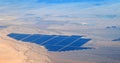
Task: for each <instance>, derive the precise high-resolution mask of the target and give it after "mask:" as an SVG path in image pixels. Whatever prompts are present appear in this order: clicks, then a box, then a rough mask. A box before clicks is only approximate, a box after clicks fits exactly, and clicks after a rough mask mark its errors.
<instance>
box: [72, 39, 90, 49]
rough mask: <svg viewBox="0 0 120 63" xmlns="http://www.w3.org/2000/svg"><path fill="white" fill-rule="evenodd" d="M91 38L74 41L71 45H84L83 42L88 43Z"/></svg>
mask: <svg viewBox="0 0 120 63" xmlns="http://www.w3.org/2000/svg"><path fill="white" fill-rule="evenodd" d="M90 40H91V39H79V40H78V41H76V42H74V43H73V44H71V45H70V46H77V47H79V46H82V45H83V44H85V43H87V42H88V41H90Z"/></svg>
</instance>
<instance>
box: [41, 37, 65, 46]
mask: <svg viewBox="0 0 120 63" xmlns="http://www.w3.org/2000/svg"><path fill="white" fill-rule="evenodd" d="M66 37H67V36H58V37H56V38H54V39H53V40H50V41H48V42H46V43H44V44H45V45H55V44H56V43H58V42H59V41H61V40H63V39H65V38H66ZM44 44H43V45H44Z"/></svg>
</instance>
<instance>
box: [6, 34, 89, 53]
mask: <svg viewBox="0 0 120 63" xmlns="http://www.w3.org/2000/svg"><path fill="white" fill-rule="evenodd" d="M8 36H9V37H12V38H14V39H16V40H20V41H24V42H33V43H36V44H39V45H43V46H45V47H46V48H47V49H48V50H49V51H70V50H81V49H90V48H89V47H81V46H82V45H84V44H85V43H87V42H88V41H90V40H91V39H86V38H81V37H82V36H76V35H73V36H64V35H43V34H17V33H11V34H9V35H8Z"/></svg>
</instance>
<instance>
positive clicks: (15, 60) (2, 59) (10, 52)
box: [0, 33, 51, 63]
mask: <svg viewBox="0 0 120 63" xmlns="http://www.w3.org/2000/svg"><path fill="white" fill-rule="evenodd" d="M38 51H39V52H38ZM0 63H51V60H50V59H49V56H48V54H47V50H46V49H45V48H44V47H43V46H37V45H36V44H29V43H23V42H19V41H15V40H13V39H10V38H9V37H6V36H5V35H4V34H3V33H0Z"/></svg>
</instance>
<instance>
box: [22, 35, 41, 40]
mask: <svg viewBox="0 0 120 63" xmlns="http://www.w3.org/2000/svg"><path fill="white" fill-rule="evenodd" d="M41 36H43V35H39V34H34V35H29V36H28V37H27V38H25V39H23V41H26V42H34V41H35V40H36V39H39V38H40V37H41Z"/></svg>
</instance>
